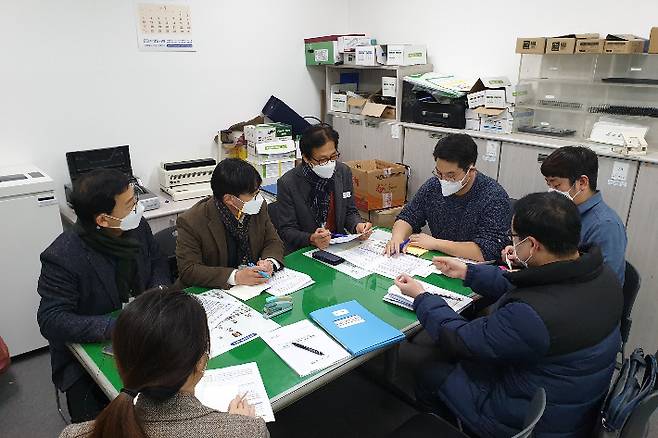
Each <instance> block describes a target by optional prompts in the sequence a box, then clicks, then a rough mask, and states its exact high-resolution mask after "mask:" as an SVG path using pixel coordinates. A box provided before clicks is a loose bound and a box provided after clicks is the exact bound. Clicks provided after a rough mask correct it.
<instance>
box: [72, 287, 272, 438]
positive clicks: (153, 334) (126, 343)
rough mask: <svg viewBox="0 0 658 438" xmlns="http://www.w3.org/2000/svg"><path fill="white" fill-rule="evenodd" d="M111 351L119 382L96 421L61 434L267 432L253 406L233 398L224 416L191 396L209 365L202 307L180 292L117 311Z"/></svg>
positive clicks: (249, 435) (141, 299)
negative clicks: (115, 393) (119, 384)
mask: <svg viewBox="0 0 658 438" xmlns="http://www.w3.org/2000/svg"><path fill="white" fill-rule="evenodd" d="M112 348H113V351H114V358H115V359H116V363H117V368H118V370H119V375H120V376H121V380H122V382H123V385H124V387H123V388H122V389H121V392H120V393H119V395H118V396H117V397H116V398H115V399H114V400H113V401H112V402H111V403H110V404H109V405H108V406H107V407H106V408H105V409H104V410H103V411H102V412H101V413H100V414H99V416H98V417H97V418H96V420H95V421H89V422H86V423H80V424H74V425H71V426H68V427H67V428H66V429H64V431H63V432H62V434H61V435H60V438H73V437H88V438H119V437H122V438H153V437H158V438H160V437H163V438H168V437H180V436H186V437H188V438H193V437H232V438H233V437H244V438H255V437H258V438H261V437H269V433H268V431H267V427H266V426H265V422H264V421H263V420H262V419H260V418H256V417H255V414H254V408H253V406H250V405H249V404H248V403H247V402H246V401H243V400H242V398H241V397H239V396H238V397H236V398H235V399H234V400H233V401H232V402H231V404H230V406H229V411H228V413H226V412H219V411H216V410H214V409H210V408H208V407H206V406H204V405H202V404H201V402H199V400H197V399H196V398H195V397H194V387H195V386H196V384H197V383H198V382H199V380H201V377H202V376H203V372H204V370H205V368H206V364H207V363H208V351H209V349H210V336H209V333H208V323H207V320H206V313H205V311H204V310H203V307H202V306H201V304H200V303H199V302H198V300H197V299H196V298H194V296H193V295H190V294H187V293H185V292H182V291H180V290H150V291H147V292H144V293H143V294H141V295H140V296H138V297H137V298H136V299H135V300H134V301H132V302H131V303H130V304H128V305H127V306H126V307H125V309H123V311H122V312H121V314H120V315H119V317H118V319H117V321H116V326H115V327H114V332H113V335H112Z"/></svg>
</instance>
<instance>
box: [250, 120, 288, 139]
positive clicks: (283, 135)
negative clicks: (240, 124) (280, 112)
mask: <svg viewBox="0 0 658 438" xmlns="http://www.w3.org/2000/svg"><path fill="white" fill-rule="evenodd" d="M244 139H245V141H247V142H248V143H264V142H268V141H275V140H277V139H291V140H292V126H290V125H288V124H285V123H260V124H258V125H246V126H245V127H244Z"/></svg>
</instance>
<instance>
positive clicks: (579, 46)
mask: <svg viewBox="0 0 658 438" xmlns="http://www.w3.org/2000/svg"><path fill="white" fill-rule="evenodd" d="M604 46H605V40H604V39H601V38H585V39H581V40H576V53H603V47H604Z"/></svg>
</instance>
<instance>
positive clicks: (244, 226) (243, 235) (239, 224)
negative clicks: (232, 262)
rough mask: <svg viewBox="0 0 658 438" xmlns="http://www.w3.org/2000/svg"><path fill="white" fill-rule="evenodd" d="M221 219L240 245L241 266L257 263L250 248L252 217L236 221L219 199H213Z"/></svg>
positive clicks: (239, 257)
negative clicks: (250, 222)
mask: <svg viewBox="0 0 658 438" xmlns="http://www.w3.org/2000/svg"><path fill="white" fill-rule="evenodd" d="M213 200H214V201H215V206H216V207H217V211H219V217H220V218H221V220H222V223H223V224H224V228H226V232H227V233H228V234H229V236H231V237H232V238H233V239H234V240H235V241H236V242H237V243H238V260H239V261H240V264H241V265H248V264H249V263H255V260H254V257H253V255H252V254H251V247H250V246H249V221H250V219H251V216H250V215H248V214H245V215H244V216H242V220H241V221H239V220H237V219H236V217H235V215H234V214H233V213H232V212H231V210H229V208H228V207H227V206H226V205H225V204H224V203H223V202H221V201H218V200H217V198H215V197H213Z"/></svg>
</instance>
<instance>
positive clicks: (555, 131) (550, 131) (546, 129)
mask: <svg viewBox="0 0 658 438" xmlns="http://www.w3.org/2000/svg"><path fill="white" fill-rule="evenodd" d="M518 131H519V132H527V133H529V134H541V135H551V136H553V137H571V136H572V135H574V134H576V130H575V129H564V128H556V127H554V126H541V125H530V126H519V128H518Z"/></svg>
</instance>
